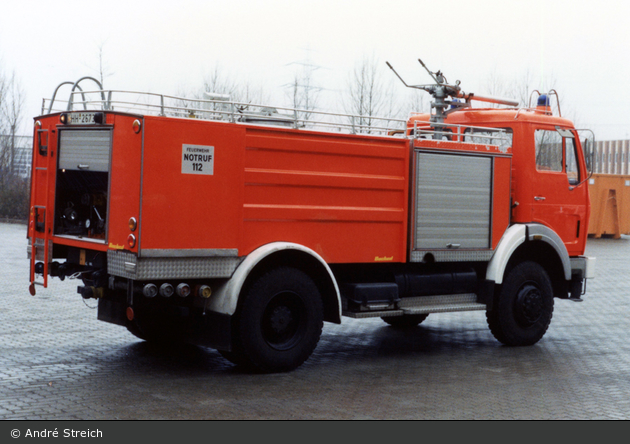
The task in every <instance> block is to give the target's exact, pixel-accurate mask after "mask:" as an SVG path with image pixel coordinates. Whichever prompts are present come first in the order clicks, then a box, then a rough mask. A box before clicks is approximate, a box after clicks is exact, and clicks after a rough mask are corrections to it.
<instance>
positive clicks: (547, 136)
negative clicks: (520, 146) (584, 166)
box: [535, 129, 580, 185]
mask: <svg viewBox="0 0 630 444" xmlns="http://www.w3.org/2000/svg"><path fill="white" fill-rule="evenodd" d="M535 139H536V169H537V170H538V171H553V172H565V173H566V174H567V179H568V181H569V184H571V185H577V184H578V183H580V170H579V167H578V161H577V146H576V144H575V136H574V135H573V133H572V132H571V131H569V130H565V129H557V130H536V132H535Z"/></svg>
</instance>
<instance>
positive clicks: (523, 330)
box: [486, 261, 553, 345]
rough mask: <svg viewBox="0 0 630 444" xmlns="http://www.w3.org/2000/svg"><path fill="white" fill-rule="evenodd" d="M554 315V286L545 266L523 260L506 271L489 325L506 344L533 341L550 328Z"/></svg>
mask: <svg viewBox="0 0 630 444" xmlns="http://www.w3.org/2000/svg"><path fill="white" fill-rule="evenodd" d="M552 315H553V290H552V287H551V281H550V279H549V276H548V275H547V272H546V271H545V269H544V268H543V267H542V266H541V265H539V264H537V263H536V262H530V261H528V262H522V263H520V264H518V265H516V266H515V267H514V268H512V270H510V271H509V272H508V274H507V275H506V277H505V279H504V281H503V285H501V286H500V287H499V289H498V291H496V293H495V299H494V304H493V307H492V310H489V311H488V312H486V318H487V320H488V326H489V327H490V331H491V332H492V334H493V335H494V337H495V338H496V339H498V340H499V341H500V342H502V343H503V344H506V345H532V344H535V343H536V342H538V341H539V340H540V339H541V338H542V337H543V336H544V335H545V333H546V332H547V329H548V328H549V324H550V323H551V317H552Z"/></svg>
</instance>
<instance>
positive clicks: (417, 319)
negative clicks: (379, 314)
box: [381, 314, 429, 329]
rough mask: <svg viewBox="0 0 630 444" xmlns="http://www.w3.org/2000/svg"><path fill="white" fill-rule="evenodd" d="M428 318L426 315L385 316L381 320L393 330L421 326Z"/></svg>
mask: <svg viewBox="0 0 630 444" xmlns="http://www.w3.org/2000/svg"><path fill="white" fill-rule="evenodd" d="M428 316H429V315H428V314H418V315H403V316H385V317H383V318H381V319H382V320H383V321H384V322H385V323H387V324H389V325H391V326H392V327H394V328H400V329H405V328H413V327H415V326H417V325H419V324H421V323H422V322H423V321H424V320H425V319H426V318H427V317H428Z"/></svg>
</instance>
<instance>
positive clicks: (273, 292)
mask: <svg viewBox="0 0 630 444" xmlns="http://www.w3.org/2000/svg"><path fill="white" fill-rule="evenodd" d="M242 298H243V299H242V301H241V302H240V303H239V308H238V310H237V312H236V314H235V318H234V321H235V322H234V329H233V336H232V351H230V352H224V353H223V356H225V357H226V358H227V359H228V360H230V361H232V362H234V363H236V364H240V365H245V366H247V367H251V368H253V369H256V370H258V371H262V372H282V371H289V370H293V369H295V368H297V367H299V366H300V365H302V363H303V362H304V361H306V360H307V359H308V357H309V356H310V355H311V353H313V350H314V349H315V347H316V346H317V343H318V341H319V337H320V335H321V332H322V328H323V322H324V321H323V318H324V315H323V305H322V299H321V295H320V293H319V290H318V288H317V285H315V283H314V282H313V280H312V279H311V278H310V277H309V276H308V275H307V274H306V273H304V272H303V271H301V270H298V269H295V268H292V267H281V268H276V269H273V270H271V271H268V272H266V273H265V274H263V275H262V276H260V277H258V278H257V279H256V280H255V281H254V282H252V284H251V285H249V286H248V287H247V288H246V289H245V292H244V294H243V295H242Z"/></svg>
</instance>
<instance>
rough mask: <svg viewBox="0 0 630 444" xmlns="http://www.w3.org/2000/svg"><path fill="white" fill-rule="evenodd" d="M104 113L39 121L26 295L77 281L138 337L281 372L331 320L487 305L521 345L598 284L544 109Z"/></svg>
mask: <svg viewBox="0 0 630 444" xmlns="http://www.w3.org/2000/svg"><path fill="white" fill-rule="evenodd" d="M110 96H111V95H110ZM103 97H104V93H103ZM213 105H216V104H215V103H213ZM75 106H76V104H75ZM98 106H99V107H100V108H98V109H96V110H87V109H86V110H82V111H73V110H72V102H71V104H70V106H69V110H67V111H63V112H49V113H48V114H42V115H41V116H39V117H37V118H36V119H35V138H34V140H35V143H34V148H33V169H32V171H33V175H32V189H31V220H30V226H29V239H30V243H31V246H30V247H29V254H30V257H31V291H32V292H34V288H35V287H34V285H35V284H42V285H43V286H46V285H47V282H48V277H49V276H57V277H60V278H62V279H63V278H65V277H73V278H80V279H82V281H83V284H84V285H83V286H80V287H79V288H78V292H79V293H81V295H82V296H83V297H84V298H97V299H98V300H99V319H101V320H104V321H107V322H114V323H117V324H121V325H125V326H127V328H128V329H129V330H130V331H131V332H132V333H134V334H135V335H136V336H139V337H141V338H143V339H147V340H165V339H169V340H171V339H177V340H184V341H189V342H195V343H199V344H202V345H209V346H212V347H215V348H217V349H219V350H220V351H221V352H222V353H223V354H224V356H226V357H227V358H228V359H230V360H232V361H233V362H235V363H238V364H244V365H249V366H253V367H255V368H258V369H261V370H264V371H282V370H289V369H292V368H295V367H297V366H298V365H300V364H301V363H302V362H303V361H304V360H305V359H306V358H308V356H309V355H310V353H311V352H312V350H313V349H314V347H315V345H316V343H317V340H318V338H319V334H320V332H321V323H322V322H323V321H330V322H341V319H342V316H351V317H355V318H364V317H382V318H383V319H384V320H385V321H386V322H388V323H390V324H391V325H393V326H395V327H407V326H413V325H416V324H418V323H419V322H421V321H422V320H424V318H426V316H427V315H428V314H429V313H439V312H445V311H457V310H486V311H487V313H488V322H489V324H490V329H491V331H492V332H493V334H494V335H495V336H496V337H497V338H498V339H499V340H500V341H502V342H504V343H506V344H512V345H524V344H530V343H534V342H536V341H538V340H539V339H540V338H541V337H542V336H543V335H544V333H545V331H546V330H547V327H548V325H549V321H550V319H551V310H552V307H553V301H552V299H553V297H554V296H555V297H558V298H562V299H573V300H581V298H580V296H581V294H582V291H583V287H584V282H585V279H586V278H588V277H592V269H593V260H592V258H590V259H589V258H585V257H584V256H583V254H584V249H585V244H586V238H587V233H588V227H587V223H588V220H589V198H588V187H587V184H586V182H585V180H586V177H587V175H588V171H587V168H586V158H585V155H584V153H583V150H582V146H581V142H580V139H579V136H578V134H577V133H576V132H575V130H574V129H573V125H572V124H571V122H570V121H568V120H566V119H563V118H560V117H557V116H551V115H549V112H548V110H547V109H542V110H541V109H537V110H518V109H485V110H484V109H464V110H459V111H457V112H453V113H450V114H449V115H448V117H447V118H446V119H445V121H444V122H443V123H442V125H443V126H440V127H436V125H435V124H432V123H431V122H430V118H431V116H430V115H414V116H412V117H411V118H410V119H409V121H408V122H407V124H406V125H405V126H403V130H402V131H401V130H398V131H393V132H390V133H387V132H384V133H381V134H352V132H356V131H354V130H355V128H354V126H353V125H351V126H350V130H351V131H350V133H349V134H345V133H341V132H340V131H339V130H338V129H334V128H331V127H334V125H332V124H330V123H328V126H329V128H328V129H326V130H323V131H322V130H321V129H319V130H318V129H316V128H315V127H309V125H308V122H302V123H303V125H298V121H297V119H296V120H295V121H294V122H293V124H292V125H291V126H292V127H289V126H288V125H287V119H286V118H283V119H277V120H274V119H275V118H277V117H273V116H271V117H260V116H258V117H257V119H253V117H252V116H249V119H247V118H245V117H244V116H242V115H240V114H238V113H236V112H227V111H225V112H223V114H221V113H218V114H217V113H214V114H213V113H208V112H205V111H204V110H205V109H206V108H199V109H197V110H196V111H197V112H196V115H194V118H191V116H185V117H182V116H166V115H152V114H151V113H146V112H138V111H128V110H125V111H120V110H117V109H116V108H113V107H112V104H111V103H110V102H103V101H99V102H98ZM51 107H52V105H51ZM112 108H113V109H112ZM162 110H163V109H162ZM204 112H205V114H204ZM159 114H165V113H163V112H162V113H159ZM208 115H209V116H210V117H208ZM217 115H219V117H218V118H217V117H216V116H217ZM295 115H297V114H295ZM212 116H214V117H212ZM283 116H284V117H286V115H283ZM199 117H205V119H202V118H199ZM254 117H256V114H254ZM254 120H255V121H254ZM288 120H289V122H290V119H288ZM290 123H291V122H290ZM300 126H306V128H304V127H302V128H300ZM342 127H343V125H340V128H342ZM364 129H365V128H364ZM368 131H369V132H371V133H372V132H374V128H371V127H369V128H368ZM425 131H430V133H431V136H429V138H427V137H426V136H424V135H422V134H421V133H424V132H425ZM554 153H555V154H554ZM558 156H559V158H558ZM543 157H544V158H545V159H546V160H545V159H542V158H543ZM541 159H542V160H541ZM54 259H60V260H62V262H57V261H55V260H54ZM38 275H41V276H42V277H43V281H39V280H38V279H37V276H38ZM521 275H522V276H521ZM523 276H525V277H523ZM525 282H534V284H526V283H525ZM528 285H529V286H528ZM512 287H514V288H512ZM506 288H512V289H511V290H509V294H506V293H507V292H508V290H506ZM506 301H507V302H506ZM550 301H551V302H550ZM506 304H508V305H509V306H510V307H511V306H512V305H517V306H518V307H517V308H515V309H512V308H509V309H508V308H504V306H505V305H506ZM550 304H551V308H550V307H549V305H550ZM506 310H507V311H510V310H512V311H514V312H518V313H520V314H518V313H517V314H516V315H513V314H512V315H510V314H507V315H506V313H507V311H506ZM506 318H507V320H506ZM514 325H517V327H514Z"/></svg>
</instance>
